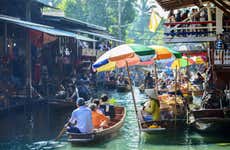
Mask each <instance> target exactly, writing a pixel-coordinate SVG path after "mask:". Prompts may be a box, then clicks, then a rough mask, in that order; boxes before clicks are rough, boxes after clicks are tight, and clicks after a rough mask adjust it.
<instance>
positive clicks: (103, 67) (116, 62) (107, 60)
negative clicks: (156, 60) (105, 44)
mask: <svg viewBox="0 0 230 150" xmlns="http://www.w3.org/2000/svg"><path fill="white" fill-rule="evenodd" d="M153 57H155V50H154V49H153V48H150V47H147V46H143V45H139V44H123V45H120V46H118V47H115V48H113V49H111V50H109V51H107V52H106V53H104V54H103V55H102V56H101V57H100V58H98V60H97V61H96V62H95V63H94V64H93V68H94V69H96V70H97V71H98V72H100V71H110V70H114V69H115V68H121V67H125V66H126V63H127V64H128V66H132V65H137V64H138V63H140V62H145V61H149V60H151V59H152V58H153Z"/></svg>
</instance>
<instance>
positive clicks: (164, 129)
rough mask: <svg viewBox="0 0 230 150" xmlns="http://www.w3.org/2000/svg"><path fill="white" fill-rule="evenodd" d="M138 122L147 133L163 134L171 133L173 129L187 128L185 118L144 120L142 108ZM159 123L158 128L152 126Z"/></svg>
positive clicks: (142, 130)
mask: <svg viewBox="0 0 230 150" xmlns="http://www.w3.org/2000/svg"><path fill="white" fill-rule="evenodd" d="M138 122H139V126H140V131H141V132H144V133H147V134H161V133H169V132H171V131H177V130H181V129H184V128H186V120H184V119H176V120H175V119H167V120H160V121H144V119H143V116H142V110H139V111H138ZM153 124H155V125H157V127H156V128H150V127H149V126H151V125H153Z"/></svg>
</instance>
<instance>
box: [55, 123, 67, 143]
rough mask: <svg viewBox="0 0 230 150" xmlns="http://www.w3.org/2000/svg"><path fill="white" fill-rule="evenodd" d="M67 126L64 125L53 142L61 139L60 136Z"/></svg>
mask: <svg viewBox="0 0 230 150" xmlns="http://www.w3.org/2000/svg"><path fill="white" fill-rule="evenodd" d="M68 125H69V122H68V123H67V124H65V125H64V127H63V128H62V130H61V131H60V133H59V134H58V136H57V137H56V138H55V141H57V140H59V139H60V137H62V135H63V134H64V133H65V131H66V127H67V126H68Z"/></svg>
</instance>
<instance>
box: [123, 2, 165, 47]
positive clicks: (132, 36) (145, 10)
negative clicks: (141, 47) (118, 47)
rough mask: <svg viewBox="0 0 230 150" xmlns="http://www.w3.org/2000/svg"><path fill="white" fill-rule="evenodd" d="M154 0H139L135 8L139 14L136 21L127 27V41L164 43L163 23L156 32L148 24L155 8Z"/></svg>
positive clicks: (147, 43)
mask: <svg viewBox="0 0 230 150" xmlns="http://www.w3.org/2000/svg"><path fill="white" fill-rule="evenodd" d="M155 7H156V5H155V1H154V0H138V1H137V2H136V3H135V9H136V11H137V13H138V15H137V16H136V18H135V21H134V22H133V23H132V25H130V26H129V28H128V29H127V32H128V33H127V37H126V40H127V41H133V42H135V43H141V44H146V45H150V44H160V45H162V44H163V24H160V25H159V27H158V31H157V32H156V33H153V32H150V31H149V28H148V25H149V19H150V13H151V11H152V10H153V8H155Z"/></svg>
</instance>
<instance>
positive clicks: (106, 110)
mask: <svg viewBox="0 0 230 150" xmlns="http://www.w3.org/2000/svg"><path fill="white" fill-rule="evenodd" d="M108 100H109V97H108V96H107V95H106V94H103V95H102V96H101V105H100V110H102V112H103V114H104V115H105V116H109V118H110V119H112V118H114V117H115V109H114V106H113V105H111V104H109V103H108Z"/></svg>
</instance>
